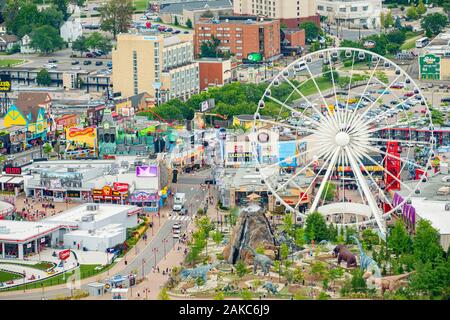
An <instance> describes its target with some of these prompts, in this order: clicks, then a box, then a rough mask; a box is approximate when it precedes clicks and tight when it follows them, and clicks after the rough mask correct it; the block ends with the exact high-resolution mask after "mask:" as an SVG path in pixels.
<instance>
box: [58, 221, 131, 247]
mask: <svg viewBox="0 0 450 320" xmlns="http://www.w3.org/2000/svg"><path fill="white" fill-rule="evenodd" d="M126 237H127V232H126V229H125V228H124V227H122V226H121V225H120V224H110V225H107V226H106V227H103V228H100V229H96V230H92V231H91V230H75V231H72V232H70V233H67V234H65V235H64V244H65V247H66V248H70V249H78V243H79V244H80V248H86V249H87V250H89V251H101V252H105V251H106V249H108V248H112V247H114V246H116V245H117V244H120V243H123V242H125V240H126Z"/></svg>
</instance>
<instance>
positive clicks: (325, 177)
mask: <svg viewBox="0 0 450 320" xmlns="http://www.w3.org/2000/svg"><path fill="white" fill-rule="evenodd" d="M340 152H341V148H337V149H336V151H334V154H333V157H332V158H331V160H330V164H329V165H328V168H327V172H325V175H324V177H323V179H322V182H321V183H320V187H319V191H317V194H316V196H315V197H314V202H313V204H312V205H311V208H310V210H309V212H311V213H312V212H314V211H316V209H317V205H318V204H319V201H320V196H321V194H322V192H323V189H324V188H325V182H327V181H328V178H329V177H330V175H331V172H332V171H333V168H334V165H335V164H336V160H337V157H338V155H339V154H340Z"/></svg>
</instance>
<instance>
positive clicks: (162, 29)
mask: <svg viewBox="0 0 450 320" xmlns="http://www.w3.org/2000/svg"><path fill="white" fill-rule="evenodd" d="M166 29H167V27H166V26H159V27H158V30H159V31H165V30H166Z"/></svg>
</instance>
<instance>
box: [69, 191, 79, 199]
mask: <svg viewBox="0 0 450 320" xmlns="http://www.w3.org/2000/svg"><path fill="white" fill-rule="evenodd" d="M80 195H81V194H80V191H76V190H68V191H67V196H68V197H69V198H79V197H80Z"/></svg>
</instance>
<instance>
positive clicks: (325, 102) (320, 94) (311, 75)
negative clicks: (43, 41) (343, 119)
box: [305, 63, 338, 127]
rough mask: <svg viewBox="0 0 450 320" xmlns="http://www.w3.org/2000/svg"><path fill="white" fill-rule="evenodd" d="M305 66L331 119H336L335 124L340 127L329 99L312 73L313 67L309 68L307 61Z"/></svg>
mask: <svg viewBox="0 0 450 320" xmlns="http://www.w3.org/2000/svg"><path fill="white" fill-rule="evenodd" d="M305 66H306V69H307V70H308V73H309V76H310V77H311V78H310V79H311V80H312V81H313V83H314V86H315V87H316V90H317V92H318V93H319V96H320V98H321V99H322V101H323V104H324V105H325V108H326V110H327V111H328V116H329V119H330V120H331V121H333V120H334V121H333V122H334V125H335V126H336V127H338V125H337V123H336V121H335V119H334V117H333V115H332V114H331V111H330V108H328V103H327V101H326V100H325V97H324V96H323V94H322V91H321V90H320V88H319V86H318V85H317V82H316V79H315V77H314V76H313V74H312V73H311V69H310V68H309V66H308V64H306V63H305ZM322 75H323V73H322Z"/></svg>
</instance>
